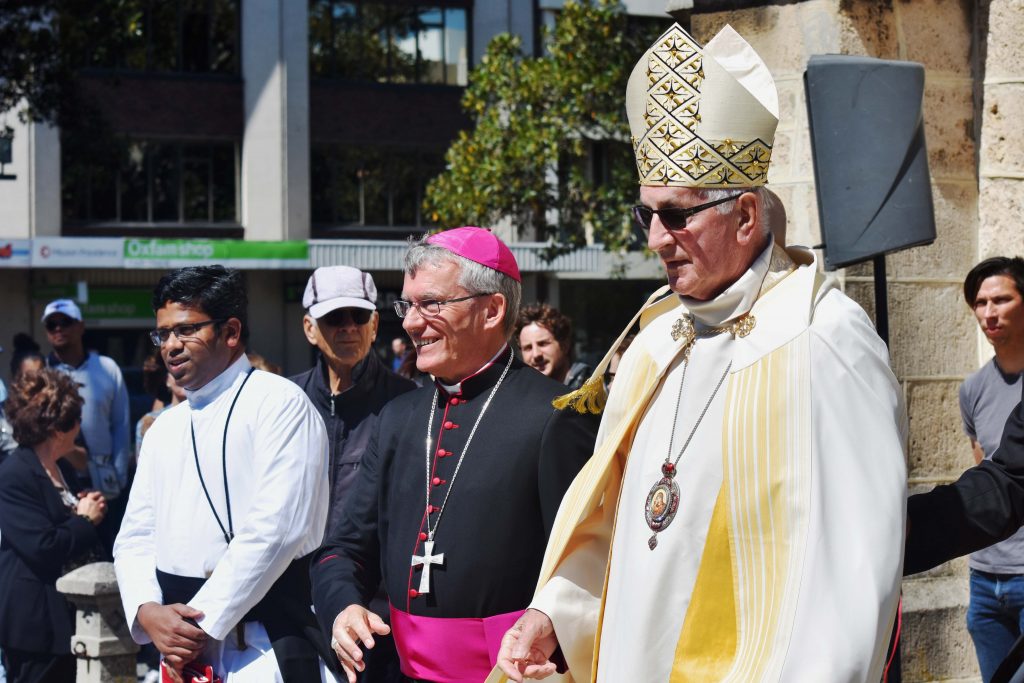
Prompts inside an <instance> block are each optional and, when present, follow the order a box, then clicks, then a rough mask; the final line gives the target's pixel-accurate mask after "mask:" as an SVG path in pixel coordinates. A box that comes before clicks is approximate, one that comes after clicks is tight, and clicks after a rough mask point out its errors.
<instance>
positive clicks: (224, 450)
mask: <svg viewBox="0 0 1024 683" xmlns="http://www.w3.org/2000/svg"><path fill="white" fill-rule="evenodd" d="M255 369H256V368H249V371H248V372H246V373H245V379H243V380H242V385H241V386H240V387H238V391H236V392H235V398H234V399H232V401H231V407H230V408H228V419H227V420H225V421H224V443H223V445H222V446H221V467H222V468H223V470H224V503H225V505H226V506H227V509H228V528H227V529H225V528H224V524H223V523H222V522H221V521H220V515H218V514H217V508H215V507H214V506H213V499H212V498H210V491H209V490H208V489H207V488H206V481H205V480H204V479H203V470H202V469H200V468H199V451H198V450H197V449H196V425H195V423H194V422H192V415H191V413H189V416H188V422H189V426H190V427H191V428H192V454H193V455H194V456H195V457H196V472H197V473H198V474H199V483H200V485H202V487H203V493H205V494H206V502H207V503H208V504H209V506H210V511H211V512H212V513H213V518H214V519H216V520H217V526H219V527H220V532H221V533H222V534H224V542H225V543H227V544H228V545H231V539H233V538H234V537H235V527H234V524H233V523H232V521H231V494H230V493H229V492H228V425H230V424H231V413H233V412H235V404H236V403H238V397H239V396H241V395H242V389H244V388H245V383H246V382H248V381H249V377H251V376H252V371H253V370H255Z"/></svg>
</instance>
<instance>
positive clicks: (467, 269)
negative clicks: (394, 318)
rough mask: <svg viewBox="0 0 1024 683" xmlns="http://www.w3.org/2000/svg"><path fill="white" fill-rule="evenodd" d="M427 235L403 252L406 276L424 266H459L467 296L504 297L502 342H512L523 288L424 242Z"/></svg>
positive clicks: (410, 244) (489, 269)
mask: <svg viewBox="0 0 1024 683" xmlns="http://www.w3.org/2000/svg"><path fill="white" fill-rule="evenodd" d="M427 237H429V235H423V236H422V237H420V238H419V239H416V238H410V239H409V250H408V251H407V252H405V259H404V264H403V267H404V269H405V274H406V275H415V274H416V271H417V270H419V269H420V268H423V267H424V266H435V267H436V266H440V265H441V264H443V263H454V264H456V265H457V266H459V285H460V286H461V287H462V288H463V289H465V290H466V292H468V293H469V294H492V293H498V294H501V295H502V296H504V297H505V303H506V308H505V317H504V318H503V319H502V328H503V330H504V332H505V340H506V341H507V340H509V339H511V338H512V333H513V332H514V331H515V329H516V320H517V319H518V318H519V304H520V302H521V301H522V299H523V286H522V284H520V283H519V282H516V281H515V280H513V279H512V278H511V277H509V276H508V275H505V273H501V272H498V271H497V270H494V269H493V268H488V267H487V266H485V265H482V264H479V263H477V262H476V261H471V260H469V259H468V258H465V257H462V256H459V255H458V254H453V253H452V252H450V251H448V250H447V249H445V248H444V247H440V246H437V245H436V244H429V243H428V242H427Z"/></svg>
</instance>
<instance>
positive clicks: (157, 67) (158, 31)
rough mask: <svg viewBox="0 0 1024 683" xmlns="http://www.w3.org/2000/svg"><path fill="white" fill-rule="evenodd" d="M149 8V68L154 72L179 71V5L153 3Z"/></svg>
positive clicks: (147, 25) (147, 26)
mask: <svg viewBox="0 0 1024 683" xmlns="http://www.w3.org/2000/svg"><path fill="white" fill-rule="evenodd" d="M149 8H150V9H149V21H147V22H146V30H147V31H149V41H148V43H149V60H148V67H149V69H151V70H153V71H177V69H178V3H176V2H153V3H151V4H150V6H149Z"/></svg>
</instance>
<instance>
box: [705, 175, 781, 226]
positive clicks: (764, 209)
mask: <svg viewBox="0 0 1024 683" xmlns="http://www.w3.org/2000/svg"><path fill="white" fill-rule="evenodd" d="M699 190H700V196H701V197H702V198H703V199H706V200H707V201H709V202H713V201H715V200H716V199H725V198H726V197H729V196H732V195H736V196H739V194H742V193H744V192H753V193H754V194H755V195H757V198H758V200H759V201H760V202H761V234H762V235H764V236H765V237H767V236H768V234H769V233H770V232H771V231H772V226H771V215H772V210H773V209H774V208H775V203H776V201H777V200H776V198H775V195H773V194H772V193H771V192H769V191H768V189H767V188H765V187H764V186H759V187H728V188H726V187H722V188H718V187H714V188H699ZM733 208H734V207H733V205H732V203H731V202H725V203H724V204H719V205H718V206H716V207H714V209H715V210H716V211H718V213H720V214H722V215H725V214H727V213H729V212H730V211H732V210H733Z"/></svg>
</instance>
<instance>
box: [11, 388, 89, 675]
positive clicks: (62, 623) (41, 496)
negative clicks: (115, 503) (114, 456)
mask: <svg viewBox="0 0 1024 683" xmlns="http://www.w3.org/2000/svg"><path fill="white" fill-rule="evenodd" d="M4 409H5V412H6V414H7V416H8V419H9V420H10V422H11V426H12V427H13V429H14V438H15V440H17V442H18V443H19V444H21V447H20V448H18V449H17V450H16V451H14V453H12V454H11V456H10V457H9V458H7V459H6V460H5V461H4V463H3V465H0V647H2V648H3V658H4V666H5V667H6V669H7V680H8V681H9V682H10V683H29V682H31V683H50V682H53V683H58V682H60V683H63V682H65V681H72V680H74V677H75V658H74V655H72V654H71V635H72V633H73V631H74V629H73V623H74V617H73V613H72V610H71V606H70V605H69V604H68V602H67V601H66V600H65V599H64V596H63V595H61V594H60V593H58V592H57V588H56V582H57V579H58V578H59V577H60V576H62V575H63V574H65V573H66V572H67V571H69V570H70V569H72V568H73V565H72V563H74V562H76V560H77V561H81V560H83V559H86V558H88V557H89V555H90V552H91V551H92V550H93V548H94V547H95V546H96V543H97V541H98V540H99V537H98V536H97V534H96V525H98V524H99V523H100V522H101V521H102V520H103V517H104V515H105V514H106V511H107V503H106V501H105V500H104V499H103V495H102V494H100V493H99V492H96V491H92V492H88V493H78V492H76V491H75V490H73V489H72V488H71V487H69V486H68V484H67V481H66V480H65V478H64V474H63V473H62V472H61V468H60V467H59V466H58V463H57V461H58V460H59V459H60V458H61V456H63V455H64V454H65V453H67V452H68V451H70V450H71V448H72V446H74V443H75V436H76V435H77V434H78V429H79V423H80V421H81V416H82V399H81V397H80V396H79V394H78V388H77V387H76V385H75V382H74V380H73V379H71V377H69V376H68V375H65V374H64V373H61V372H58V371H56V370H50V369H44V370H40V371H38V372H29V373H25V374H24V375H22V376H21V377H19V378H18V380H17V382H15V384H14V386H13V387H12V390H11V395H10V398H8V399H7V402H6V403H5V404H4Z"/></svg>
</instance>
